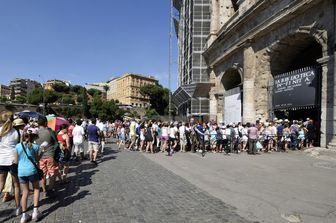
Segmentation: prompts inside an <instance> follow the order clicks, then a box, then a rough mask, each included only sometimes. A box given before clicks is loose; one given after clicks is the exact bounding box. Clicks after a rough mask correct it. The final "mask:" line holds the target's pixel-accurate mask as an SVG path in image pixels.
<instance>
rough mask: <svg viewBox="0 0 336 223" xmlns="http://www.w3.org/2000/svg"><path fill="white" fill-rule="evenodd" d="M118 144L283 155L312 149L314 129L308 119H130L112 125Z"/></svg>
mask: <svg viewBox="0 0 336 223" xmlns="http://www.w3.org/2000/svg"><path fill="white" fill-rule="evenodd" d="M112 129H114V131H116V132H117V133H116V135H117V136H118V141H119V142H118V145H119V148H120V147H124V148H126V149H128V150H132V151H133V150H138V151H140V152H148V153H155V152H158V151H161V152H167V155H168V156H171V155H172V154H173V153H174V152H177V151H181V152H187V151H191V152H198V151H199V152H202V153H204V152H213V153H225V154H230V153H241V152H247V153H248V154H258V153H259V152H272V151H278V152H282V151H283V152H287V151H288V150H289V149H291V150H302V149H304V148H306V147H312V146H313V144H314V142H315V141H316V136H317V127H316V126H315V125H314V122H313V120H312V119H309V118H307V120H306V121H305V122H304V121H298V120H293V121H292V122H290V121H289V120H288V119H285V120H282V119H279V120H278V119H274V120H272V121H266V122H260V121H259V120H258V121H256V122H255V123H237V124H235V123H229V124H224V123H215V122H208V123H200V122H189V123H187V122H177V121H174V122H161V121H156V120H149V121H142V122H141V121H136V120H135V119H132V120H130V121H125V122H124V123H119V124H118V125H113V127H112Z"/></svg>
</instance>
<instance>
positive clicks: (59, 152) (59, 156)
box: [48, 128, 64, 163]
mask: <svg viewBox="0 0 336 223" xmlns="http://www.w3.org/2000/svg"><path fill="white" fill-rule="evenodd" d="M48 130H49V132H50V135H51V138H52V140H53V141H54V150H55V153H54V160H55V162H57V163H59V162H62V161H63V159H64V146H63V144H62V143H59V142H58V140H57V139H56V136H55V134H54V132H53V131H52V129H50V128H48Z"/></svg>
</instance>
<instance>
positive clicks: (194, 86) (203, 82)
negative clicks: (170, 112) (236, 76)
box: [173, 0, 211, 119]
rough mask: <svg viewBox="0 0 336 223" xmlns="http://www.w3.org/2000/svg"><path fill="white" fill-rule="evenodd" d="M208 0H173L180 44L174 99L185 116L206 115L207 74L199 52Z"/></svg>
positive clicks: (203, 41)
mask: <svg viewBox="0 0 336 223" xmlns="http://www.w3.org/2000/svg"><path fill="white" fill-rule="evenodd" d="M210 5H211V1H210V0H185V1H182V0H174V1H173V6H174V8H175V9H176V11H177V12H178V16H176V17H177V18H176V17H175V18H174V23H175V31H176V34H177V36H178V45H179V77H178V89H177V90H176V91H175V92H174V93H173V102H174V104H175V105H176V107H177V108H178V114H179V115H180V116H184V117H186V118H187V117H188V118H189V117H196V118H200V119H203V118H208V117H209V90H210V83H209V75H208V72H207V65H206V63H205V61H204V59H203V56H202V53H203V51H204V46H205V44H206V42H207V37H208V35H209V32H210Z"/></svg>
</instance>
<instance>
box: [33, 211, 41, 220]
mask: <svg viewBox="0 0 336 223" xmlns="http://www.w3.org/2000/svg"><path fill="white" fill-rule="evenodd" d="M41 218H42V213H41V212H40V211H39V210H37V211H34V212H33V217H32V220H33V221H38V220H40V219H41Z"/></svg>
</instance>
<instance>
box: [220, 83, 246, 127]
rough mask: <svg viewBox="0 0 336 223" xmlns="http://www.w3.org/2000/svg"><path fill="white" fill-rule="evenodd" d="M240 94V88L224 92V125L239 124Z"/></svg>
mask: <svg viewBox="0 0 336 223" xmlns="http://www.w3.org/2000/svg"><path fill="white" fill-rule="evenodd" d="M241 109H242V108H241V93H240V88H239V87H238V88H234V89H231V90H229V91H226V92H225V98H224V123H225V124H229V123H230V122H232V123H238V122H241Z"/></svg>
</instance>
